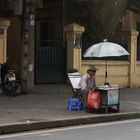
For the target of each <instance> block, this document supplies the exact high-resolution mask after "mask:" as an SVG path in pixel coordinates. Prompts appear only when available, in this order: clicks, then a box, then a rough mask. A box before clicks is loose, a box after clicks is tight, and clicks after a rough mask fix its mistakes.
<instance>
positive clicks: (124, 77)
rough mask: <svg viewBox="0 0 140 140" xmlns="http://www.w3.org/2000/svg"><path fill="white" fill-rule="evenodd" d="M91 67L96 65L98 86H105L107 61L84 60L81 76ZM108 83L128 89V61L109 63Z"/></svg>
mask: <svg viewBox="0 0 140 140" xmlns="http://www.w3.org/2000/svg"><path fill="white" fill-rule="evenodd" d="M90 65H95V66H96V67H97V68H98V70H97V72H96V82H97V85H98V86H99V85H103V84H104V82H105V71H106V67H105V61H100V60H83V61H82V65H81V67H82V68H81V76H82V75H84V74H85V73H86V70H87V69H88V68H89V67H90ZM107 75H108V77H107V82H109V83H110V84H118V85H119V86H120V87H128V84H129V62H127V61H107Z"/></svg>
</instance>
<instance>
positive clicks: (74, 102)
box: [67, 98, 81, 111]
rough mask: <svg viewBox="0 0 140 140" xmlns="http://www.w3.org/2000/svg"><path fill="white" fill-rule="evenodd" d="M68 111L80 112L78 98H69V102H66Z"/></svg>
mask: <svg viewBox="0 0 140 140" xmlns="http://www.w3.org/2000/svg"><path fill="white" fill-rule="evenodd" d="M67 109H68V110H69V111H71V110H74V109H76V110H78V111H80V110H81V101H80V99H79V98H70V99H69V101H68V108H67Z"/></svg>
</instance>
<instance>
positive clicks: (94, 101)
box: [87, 90, 101, 110]
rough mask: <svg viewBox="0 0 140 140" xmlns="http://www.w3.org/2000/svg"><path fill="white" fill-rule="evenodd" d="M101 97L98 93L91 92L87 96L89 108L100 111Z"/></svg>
mask: <svg viewBox="0 0 140 140" xmlns="http://www.w3.org/2000/svg"><path fill="white" fill-rule="evenodd" d="M100 103H101V96H100V93H99V92H98V91H93V90H89V92H88V96H87V108H89V109H97V110H98V109H100Z"/></svg>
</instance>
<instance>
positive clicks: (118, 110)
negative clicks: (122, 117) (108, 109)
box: [117, 104, 120, 113]
mask: <svg viewBox="0 0 140 140" xmlns="http://www.w3.org/2000/svg"><path fill="white" fill-rule="evenodd" d="M117 112H118V113H119V112H120V105H119V104H118V105H117Z"/></svg>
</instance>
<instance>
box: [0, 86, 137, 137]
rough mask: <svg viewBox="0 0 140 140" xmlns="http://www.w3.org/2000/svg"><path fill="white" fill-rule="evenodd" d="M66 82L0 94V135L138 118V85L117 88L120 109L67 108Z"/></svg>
mask: <svg viewBox="0 0 140 140" xmlns="http://www.w3.org/2000/svg"><path fill="white" fill-rule="evenodd" d="M72 95H73V91H72V88H71V86H70V85H68V84H51V85H36V86H35V88H34V90H32V91H31V92H30V93H28V94H19V95H17V96H16V97H8V96H6V95H4V94H2V93H0V134H7V133H15V132H23V131H32V130H39V129H49V128H56V127H64V126H72V125H81V124H90V123H100V122H107V121H117V120H126V119H136V118H140V88H123V89H120V112H119V113H116V112H113V111H110V112H109V113H108V114H105V112H101V113H98V112H92V113H87V112H85V111H68V110H67V103H68V99H69V98H70V97H72Z"/></svg>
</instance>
